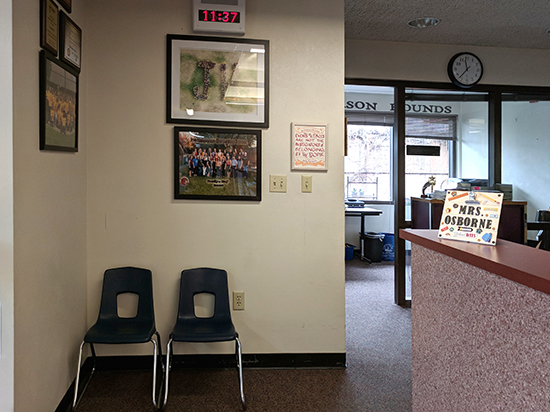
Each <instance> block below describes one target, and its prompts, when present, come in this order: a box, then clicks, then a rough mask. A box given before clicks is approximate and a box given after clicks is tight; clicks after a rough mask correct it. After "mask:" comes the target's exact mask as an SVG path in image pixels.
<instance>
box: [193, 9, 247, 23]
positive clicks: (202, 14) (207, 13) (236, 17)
mask: <svg viewBox="0 0 550 412" xmlns="http://www.w3.org/2000/svg"><path fill="white" fill-rule="evenodd" d="M199 21H210V22H214V23H240V22H241V13H240V12H238V11H225V10H199Z"/></svg>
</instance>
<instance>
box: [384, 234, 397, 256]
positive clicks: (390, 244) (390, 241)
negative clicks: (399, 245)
mask: <svg viewBox="0 0 550 412" xmlns="http://www.w3.org/2000/svg"><path fill="white" fill-rule="evenodd" d="M393 248H394V234H393V233H384V243H383V245H382V260H384V261H388V262H393V260H394V258H395V255H394V252H393Z"/></svg>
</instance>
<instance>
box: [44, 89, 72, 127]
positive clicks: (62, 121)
mask: <svg viewBox="0 0 550 412" xmlns="http://www.w3.org/2000/svg"><path fill="white" fill-rule="evenodd" d="M75 112H76V107H75V96H74V94H72V93H71V92H68V91H66V90H65V89H63V88H61V87H59V86H52V85H49V86H48V88H47V90H46V122H47V124H48V125H49V126H51V127H53V128H55V129H57V130H58V131H59V132H60V133H63V134H70V133H73V132H74V131H75V114H76V113H75Z"/></svg>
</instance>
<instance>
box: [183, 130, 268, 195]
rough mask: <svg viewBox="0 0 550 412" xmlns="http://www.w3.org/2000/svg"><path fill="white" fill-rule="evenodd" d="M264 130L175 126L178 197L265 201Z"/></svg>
mask: <svg viewBox="0 0 550 412" xmlns="http://www.w3.org/2000/svg"><path fill="white" fill-rule="evenodd" d="M261 133H262V132H261V130H247V129H214V128H204V127H194V126H189V127H183V126H182V127H174V198H175V199H202V200H250V201H261V200H262V140H261Z"/></svg>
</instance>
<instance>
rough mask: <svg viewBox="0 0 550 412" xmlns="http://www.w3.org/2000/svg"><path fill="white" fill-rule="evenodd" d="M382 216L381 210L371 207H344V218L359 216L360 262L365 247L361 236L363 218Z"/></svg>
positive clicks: (362, 258) (363, 226)
mask: <svg viewBox="0 0 550 412" xmlns="http://www.w3.org/2000/svg"><path fill="white" fill-rule="evenodd" d="M381 214H382V211H381V210H378V209H373V208H372V207H347V206H346V217H348V216H360V217H361V230H360V231H359V233H360V242H361V246H360V250H361V260H364V259H366V258H365V245H364V239H363V234H364V233H365V216H379V215H381Z"/></svg>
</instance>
